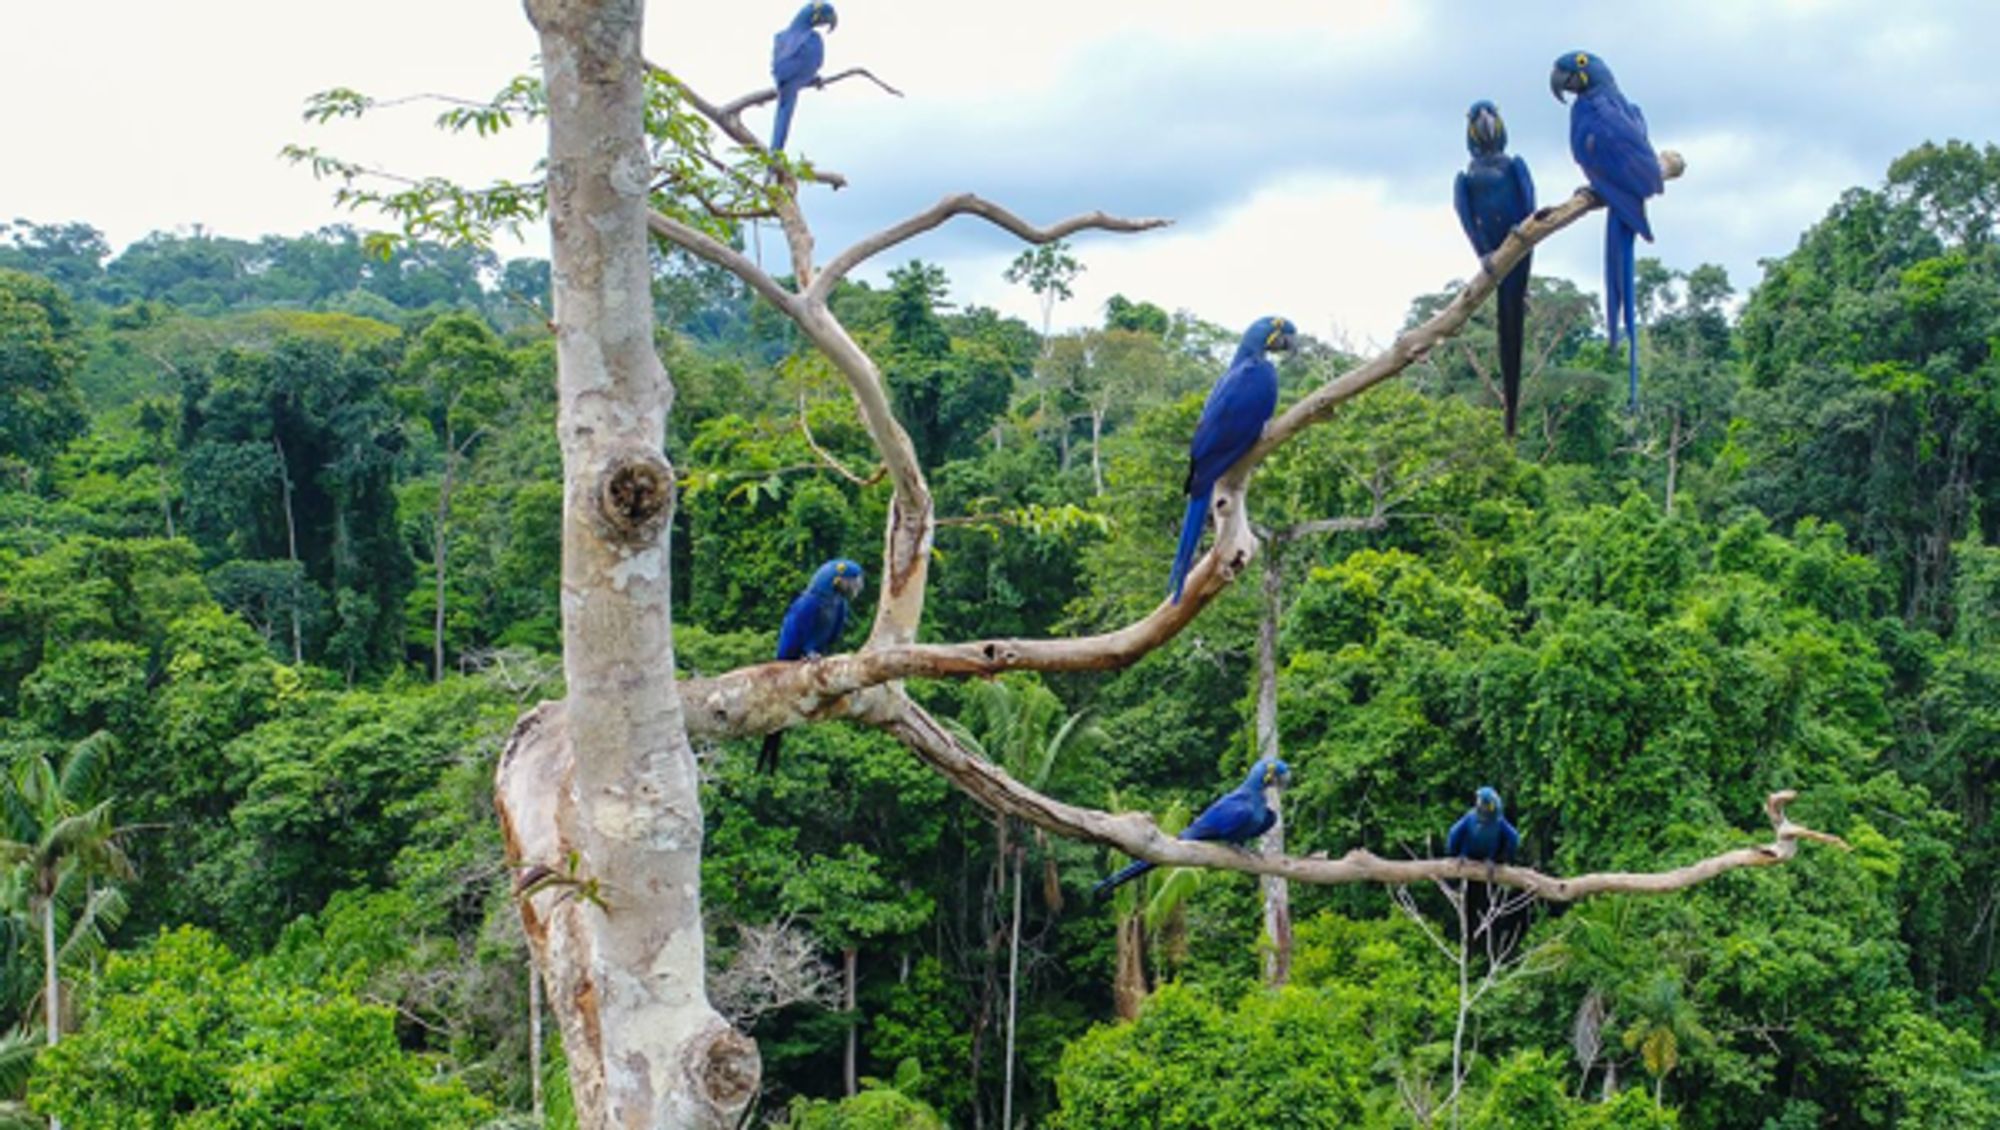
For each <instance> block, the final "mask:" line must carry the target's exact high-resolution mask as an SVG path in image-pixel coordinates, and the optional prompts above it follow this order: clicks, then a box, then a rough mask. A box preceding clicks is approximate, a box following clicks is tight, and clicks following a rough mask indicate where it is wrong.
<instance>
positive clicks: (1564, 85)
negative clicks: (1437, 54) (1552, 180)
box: [1549, 51, 1666, 412]
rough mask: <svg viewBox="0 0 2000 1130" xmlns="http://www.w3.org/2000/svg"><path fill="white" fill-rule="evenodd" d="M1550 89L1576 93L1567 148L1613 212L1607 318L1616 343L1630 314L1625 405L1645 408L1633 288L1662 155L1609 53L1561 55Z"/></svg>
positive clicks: (1659, 185)
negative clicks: (1635, 253) (1615, 74)
mask: <svg viewBox="0 0 2000 1130" xmlns="http://www.w3.org/2000/svg"><path fill="white" fill-rule="evenodd" d="M1549 89H1550V90H1551V91H1553V92H1554V93H1555V96H1556V101H1558V102H1561V101H1563V95H1564V94H1565V93H1568V94H1574V95H1576V102H1575V103H1574V104H1573V105H1571V106H1570V110H1569V151H1570V153H1571V154H1572V155H1573V156H1575V157H1576V163H1577V164H1579V165H1581V166H1583V175H1584V177H1585V178H1586V179H1587V180H1589V181H1590V190H1591V191H1592V192H1595V193H1596V194H1597V196H1598V198H1599V199H1601V200H1603V201H1604V208H1605V211H1606V212H1607V213H1608V216H1607V219H1606V221H1605V226H1604V320H1605V321H1606V323H1608V325H1609V328H1610V333H1611V347H1612V348H1613V349H1616V348H1618V318H1619V315H1620V314H1621V313H1622V314H1623V315H1624V318H1625V338H1626V345H1627V350H1628V353H1629V356H1630V362H1629V364H1630V368H1631V374H1632V376H1631V392H1630V399H1629V400H1628V401H1627V403H1626V407H1627V408H1628V409H1630V410H1631V411H1635V412H1636V411H1638V409H1639V326H1638V321H1639V319H1638V298H1637V296H1636V295H1635V294H1634V293H1633V271H1634V261H1633V258H1632V248H1633V242H1632V237H1633V236H1634V235H1642V236H1645V237H1646V242H1647V243H1651V242H1653V227H1652V225H1651V224H1648V223H1647V222H1646V198H1647V197H1648V196H1658V195H1659V194H1660V193H1661V191H1663V190H1664V189H1665V188H1666V181H1665V179H1664V178H1662V177H1661V176H1660V157H1659V154H1657V153H1655V152H1653V143H1652V142H1651V141H1649V140H1647V138H1646V115H1645V114H1643V113H1641V112H1640V111H1639V107H1638V106H1636V105H1634V104H1633V103H1631V102H1627V101H1626V100H1625V95H1624V94H1623V93H1622V92H1620V91H1619V89H1618V80H1617V79H1614V78H1612V77H1611V68H1610V67H1608V66H1605V65H1604V60H1602V59H1600V58H1598V57H1597V56H1595V55H1593V54H1591V53H1590V52H1588V51H1576V52H1573V53H1571V54H1568V55H1564V56H1562V57H1561V58H1558V59H1557V60H1556V66H1555V70H1554V71H1552V72H1550V74H1549Z"/></svg>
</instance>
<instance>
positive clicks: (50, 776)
mask: <svg viewBox="0 0 2000 1130" xmlns="http://www.w3.org/2000/svg"><path fill="white" fill-rule="evenodd" d="M115 746H116V743H115V742H114V741H113V739H112V737H111V735H110V734H108V733H105V732H104V731H102V730H100V731H98V732H97V733H95V734H92V735H91V736H90V737H88V738H85V739H84V740H83V741H80V742H78V743H77V744H76V745H74V746H72V747H71V748H70V751H69V755H68V756H67V757H66V758H64V759H63V763H62V766H61V768H60V769H58V768H57V767H55V766H54V765H52V764H50V762H49V758H48V756H47V755H46V754H45V753H31V754H28V755H26V756H23V757H20V758H19V759H18V760H17V761H16V762H15V764H14V770H13V773H12V774H11V777H10V779H9V780H8V781H7V782H6V787H5V788H4V790H0V814H3V815H4V820H5V827H4V829H0V835H4V838H0V864H6V865H8V866H11V867H12V868H13V869H14V872H15V877H16V881H17V882H19V883H20V885H21V888H23V889H24V893H25V895H26V900H25V901H26V910H27V911H28V913H29V916H30V917H31V918H32V919H33V920H34V922H35V923H36V925H38V926H39V928H40V931H41V942H42V979H43V980H42V1007H43V1012H44V1017H45V1019H44V1021H43V1023H44V1030H45V1036H46V1039H47V1042H48V1043H49V1045H50V1046H54V1045H55V1043H56V1042H57V1041H58V1040H59V1039H60V1038H61V1036H62V980H61V973H60V970H61V968H62V958H63V956H64V955H65V954H67V953H70V952H72V951H74V950H76V949H78V948H79V947H89V946H92V945H94V944H101V942H102V931H103V929H104V928H105V926H106V924H107V923H111V922H115V921H116V919H118V918H119V917H121V916H122V915H123V913H124V908H125V903H124V898H123V896H122V895H121V894H120V893H119V892H118V890H117V889H116V888H115V887H100V886H98V885H97V881H98V880H99V879H113V880H128V879H130V878H132V877H133V870H132V861H131V860H130V859H128V858H126V855H125V851H124V848H122V847H121V846H120V845H119V842H118V841H119V838H120V836H121V834H122V833H123V831H124V829H121V828H119V827H118V826H117V825H115V824H113V823H112V820H111V801H110V800H108V799H107V800H95V799H94V798H95V796H96V793H97V789H98V785H99V782H100V780H101V778H102V774H103V770H104V764H105V761H106V759H108V758H109V757H110V755H111V753H112V751H113V750H114V749H115ZM60 911H68V912H70V919H71V922H70V930H69V934H68V937H67V939H66V940H64V941H63V943H62V944H61V946H60V947H59V946H58V944H57V930H56V921H57V914H58V912H60Z"/></svg>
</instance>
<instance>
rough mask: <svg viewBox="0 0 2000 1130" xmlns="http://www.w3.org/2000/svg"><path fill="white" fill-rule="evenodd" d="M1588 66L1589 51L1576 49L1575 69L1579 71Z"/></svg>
mask: <svg viewBox="0 0 2000 1130" xmlns="http://www.w3.org/2000/svg"><path fill="white" fill-rule="evenodd" d="M1589 66H1590V53H1589V52H1587V51H1578V52H1577V53H1576V69H1577V70H1579V71H1581V70H1584V69H1586V68H1588V67H1589Z"/></svg>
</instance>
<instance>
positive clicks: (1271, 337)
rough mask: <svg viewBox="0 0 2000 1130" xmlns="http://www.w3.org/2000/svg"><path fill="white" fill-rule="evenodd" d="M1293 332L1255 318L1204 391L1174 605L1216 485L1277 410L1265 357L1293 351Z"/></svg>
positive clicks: (1272, 373)
mask: <svg viewBox="0 0 2000 1130" xmlns="http://www.w3.org/2000/svg"><path fill="white" fill-rule="evenodd" d="M1294 332H1295V327H1293V325H1292V323H1290V322H1289V321H1286V320H1285V319H1283V318H1278V317H1270V318H1259V319H1257V320H1256V321H1254V322H1252V323H1250V328H1249V329H1248V330H1247V331H1245V332H1244V334H1243V341H1242V342H1241V343H1240V344H1239V345H1237V347H1236V357H1235V359H1234V360H1232V361H1231V362H1230V363H1229V368H1228V370H1227V371H1225V372H1224V373H1223V374H1222V379H1221V380H1218V381H1216V382H1215V387H1214V388H1212V389H1210V390H1209V391H1208V402H1207V403H1205V404H1203V405H1202V406H1201V421H1200V422H1199V423H1197V424H1195V426H1194V442H1193V443H1192V444H1190V445H1189V448H1188V473H1187V483H1186V484H1185V486H1184V487H1183V488H1182V489H1184V490H1186V491H1187V496H1188V504H1187V517H1185V518H1183V519H1182V520H1181V544H1180V548H1179V549H1178V550H1176V551H1175V553H1174V571H1173V575H1172V576H1170V577H1168V578H1167V591H1168V593H1169V594H1170V595H1171V596H1172V597H1173V601H1174V603H1175V604H1179V603H1180V601H1181V587H1182V585H1184V584H1185V583H1186V582H1187V575H1188V569H1189V568H1190V567H1192V566H1193V565H1194V551H1195V550H1196V549H1198V548H1200V546H1201V532H1202V530H1203V529H1204V528H1206V527H1207V525H1208V500H1209V496H1210V495H1211V494H1212V493H1214V491H1215V480H1217V479H1219V478H1221V477H1222V473H1223V472H1224V471H1227V470H1229V468H1230V467H1231V466H1232V465H1234V464H1235V462H1236V461H1237V460H1238V459H1241V458H1243V453H1244V452H1246V451H1248V450H1250V448H1251V447H1253V446H1255V444H1256V443H1257V437H1258V436H1260V435H1262V434H1263V433H1264V421H1266V420H1268V419H1270V418H1271V413H1272V412H1273V411H1275V410H1276V409H1277V407H1278V370H1277V369H1276V368H1274V367H1273V366H1272V364H1271V362H1270V360H1269V359H1268V358H1267V357H1265V356H1264V354H1266V353H1276V352H1282V351H1284V350H1287V349H1290V348H1291V347H1292V334H1293V333H1294Z"/></svg>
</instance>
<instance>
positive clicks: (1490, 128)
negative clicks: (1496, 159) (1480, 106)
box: [1472, 110, 1500, 145]
mask: <svg viewBox="0 0 2000 1130" xmlns="http://www.w3.org/2000/svg"><path fill="white" fill-rule="evenodd" d="M1499 135H1500V115H1498V114H1496V113H1494V112H1493V111H1491V110H1481V111H1479V112H1478V113H1477V114H1474V115H1472V136H1474V137H1476V138H1478V139H1479V140H1480V141H1482V142H1484V143H1486V144H1488V145H1491V144H1492V143H1493V139H1494V138H1495V137H1498V136H1499Z"/></svg>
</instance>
